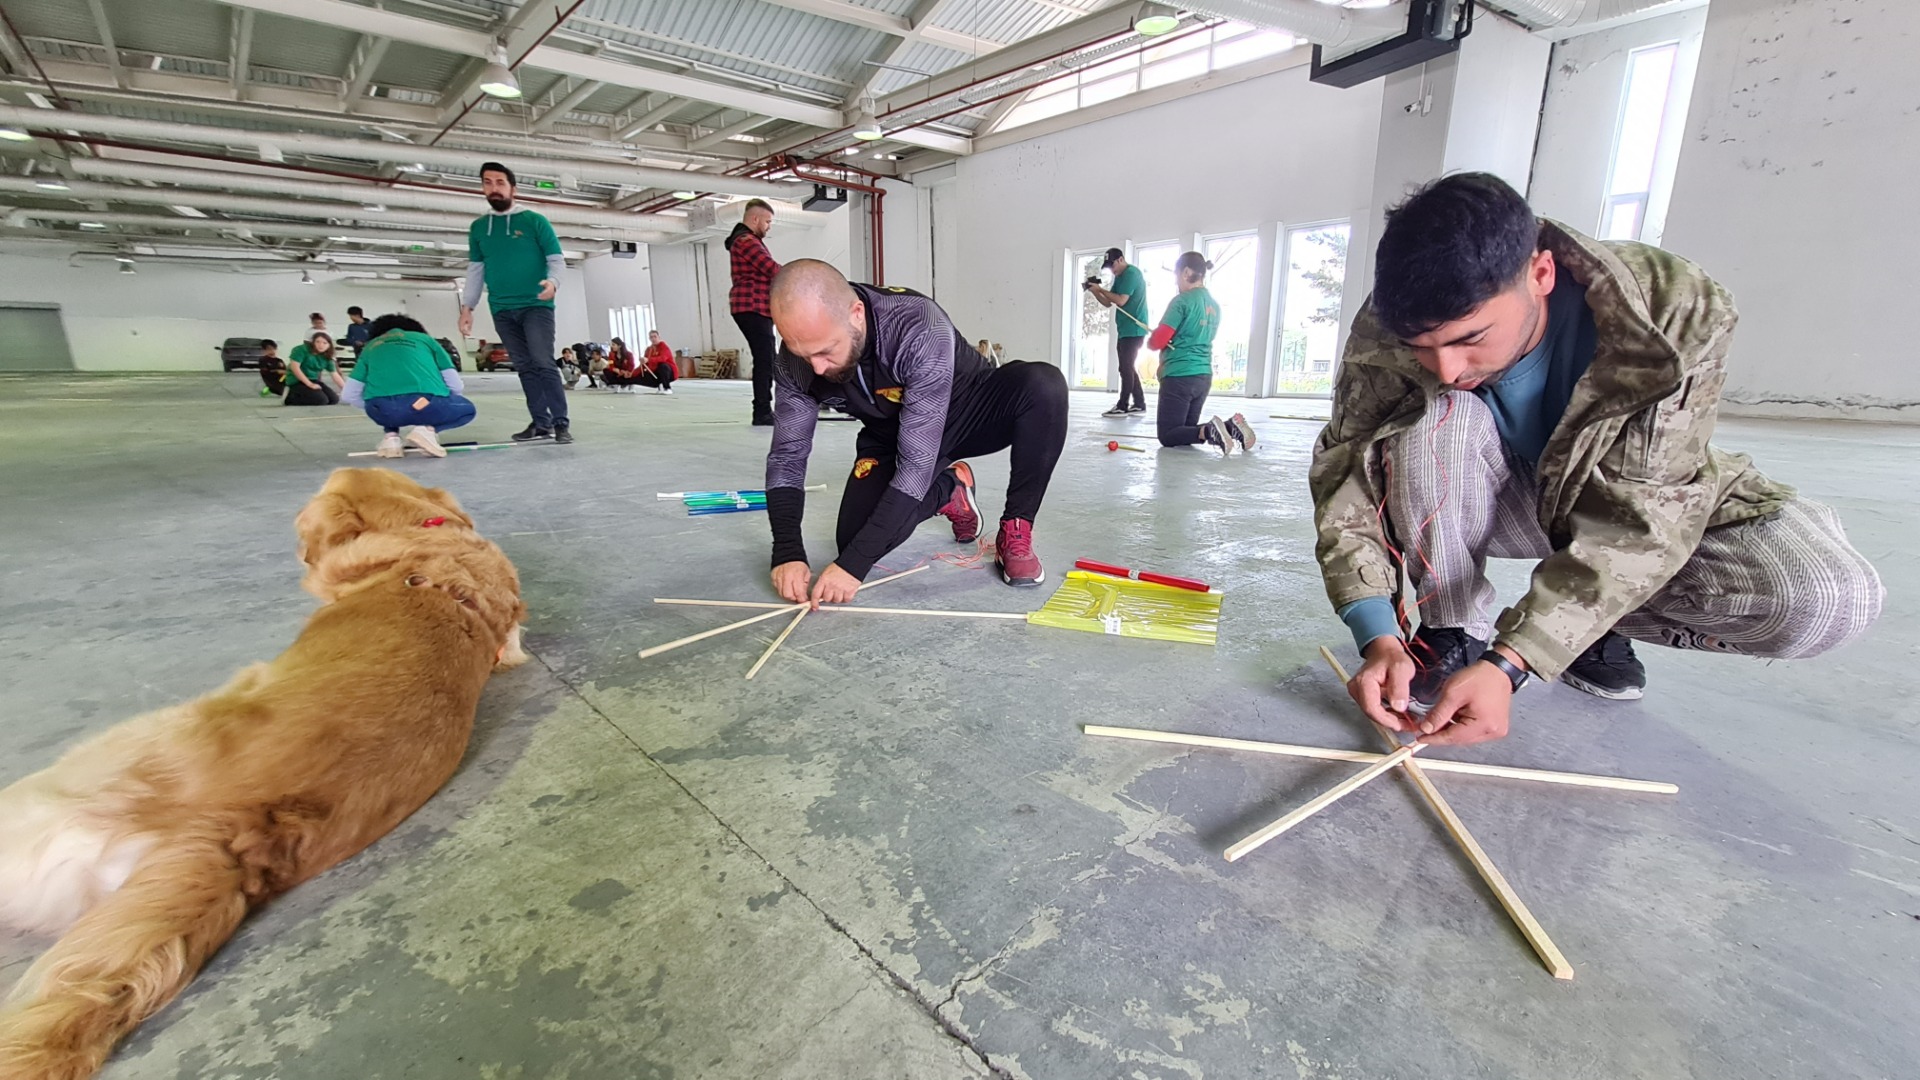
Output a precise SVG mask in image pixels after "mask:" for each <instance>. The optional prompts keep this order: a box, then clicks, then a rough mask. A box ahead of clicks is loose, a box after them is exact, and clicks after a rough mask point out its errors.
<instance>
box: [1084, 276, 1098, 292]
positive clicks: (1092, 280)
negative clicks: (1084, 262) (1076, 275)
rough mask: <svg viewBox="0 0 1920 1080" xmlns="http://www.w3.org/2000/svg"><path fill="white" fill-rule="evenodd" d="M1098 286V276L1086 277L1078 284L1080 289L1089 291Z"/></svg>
mask: <svg viewBox="0 0 1920 1080" xmlns="http://www.w3.org/2000/svg"><path fill="white" fill-rule="evenodd" d="M1098 284H1100V275H1099V274H1091V275H1089V276H1088V277H1087V280H1085V281H1083V282H1081V283H1080V287H1081V288H1083V289H1091V288H1093V287H1094V286H1095V285H1098Z"/></svg>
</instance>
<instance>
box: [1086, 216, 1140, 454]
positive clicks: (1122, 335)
mask: <svg viewBox="0 0 1920 1080" xmlns="http://www.w3.org/2000/svg"><path fill="white" fill-rule="evenodd" d="M1100 267H1101V269H1103V270H1109V271H1112V273H1113V287H1112V288H1110V289H1109V288H1105V287H1103V286H1102V285H1101V284H1100V276H1099V275H1098V274H1096V275H1094V276H1092V277H1089V278H1088V279H1087V280H1086V282H1085V283H1083V284H1082V285H1081V288H1082V289H1085V290H1086V291H1087V292H1089V293H1092V294H1093V298H1094V299H1095V300H1098V301H1100V306H1101V307H1110V308H1112V309H1113V337H1114V342H1115V344H1116V346H1117V348H1118V350H1119V353H1120V401H1119V402H1118V403H1117V404H1115V405H1114V407H1113V408H1111V409H1108V410H1107V411H1106V412H1104V413H1101V414H1100V415H1102V416H1126V415H1129V414H1131V413H1143V412H1146V411H1147V392H1146V390H1145V389H1144V388H1142V387H1141V385H1140V369H1139V367H1138V362H1139V358H1140V345H1141V343H1143V342H1145V341H1146V340H1147V276H1146V275H1145V274H1142V273H1141V272H1140V268H1139V267H1137V266H1135V265H1133V264H1132V263H1130V262H1128V261H1127V255H1126V252H1124V251H1121V250H1120V249H1119V248H1108V249H1107V256H1106V258H1105V259H1104V260H1102V261H1101V263H1100Z"/></svg>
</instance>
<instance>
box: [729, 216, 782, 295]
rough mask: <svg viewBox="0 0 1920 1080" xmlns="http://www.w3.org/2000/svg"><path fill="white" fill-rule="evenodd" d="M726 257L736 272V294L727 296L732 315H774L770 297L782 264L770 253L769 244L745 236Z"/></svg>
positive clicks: (748, 234) (751, 236) (731, 293)
mask: <svg viewBox="0 0 1920 1080" xmlns="http://www.w3.org/2000/svg"><path fill="white" fill-rule="evenodd" d="M727 254H728V256H729V257H730V258H731V260H732V264H731V265H732V269H733V291H732V292H730V293H729V294H728V299H729V301H730V302H731V304H732V308H731V310H732V311H733V313H734V314H736V315H738V314H741V313H742V312H746V313H748V314H753V315H772V314H773V311H772V309H771V308H770V307H769V306H768V304H767V298H768V295H769V294H770V293H771V292H772V291H773V275H775V274H777V273H779V272H780V264H779V263H777V262H774V261H773V256H772V255H769V254H767V245H766V244H764V243H762V242H761V241H760V238H759V237H757V236H754V235H753V234H751V233H746V234H743V235H742V236H740V237H739V238H738V239H736V240H735V241H734V242H733V246H732V247H730V248H728V249H727Z"/></svg>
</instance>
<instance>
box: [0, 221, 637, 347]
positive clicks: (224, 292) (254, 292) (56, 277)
mask: <svg viewBox="0 0 1920 1080" xmlns="http://www.w3.org/2000/svg"><path fill="white" fill-rule="evenodd" d="M71 251H72V249H71V248H69V247H66V246H64V245H41V244H9V245H4V246H0V303H5V302H7V301H28V302H39V303H51V304H58V305H60V316H61V321H62V323H63V324H64V325H65V326H66V331H67V342H68V345H69V347H70V348H71V349H72V350H73V358H74V365H75V366H76V367H77V368H78V369H80V370H82V371H218V370H219V369H220V360H219V354H218V352H217V351H216V350H217V349H218V347H219V345H220V343H221V342H222V341H224V340H225V339H227V338H229V337H267V338H273V339H275V340H276V341H279V342H280V343H281V349H282V355H284V354H285V351H286V350H287V349H290V348H291V347H292V346H293V344H294V343H295V342H298V341H299V340H301V339H302V338H304V337H305V336H306V331H307V313H308V312H310V311H319V312H322V313H324V314H325V315H326V316H327V325H328V327H329V328H331V329H332V330H333V331H334V332H335V333H341V334H344V333H345V332H346V330H345V327H346V325H347V308H348V307H349V306H352V305H358V306H360V307H362V308H364V309H366V312H367V316H368V317H369V318H374V317H377V316H379V315H381V314H384V313H387V312H390V311H403V312H405V313H407V314H409V315H412V316H413V317H414V318H416V319H419V320H420V321H421V323H422V324H424V325H425V326H426V328H427V330H428V331H429V332H430V333H432V334H434V335H435V336H439V337H446V338H449V339H451V340H453V341H454V342H456V343H458V342H459V341H460V336H459V332H458V327H457V318H458V315H459V309H458V303H457V301H456V299H455V294H454V291H453V286H452V285H451V284H448V285H446V286H405V287H398V286H386V285H371V284H367V283H365V282H359V281H353V280H348V279H344V278H341V277H338V276H336V275H333V274H329V273H326V272H325V271H324V270H310V273H311V275H312V277H313V280H314V284H312V285H302V284H300V275H299V273H298V272H297V271H295V272H291V273H274V274H261V273H245V274H241V273H235V272H233V271H230V270H223V269H216V268H203V267H197V266H173V265H166V264H162V263H153V262H147V263H141V264H139V268H138V272H136V273H133V274H122V273H120V272H119V271H118V270H117V269H116V267H115V266H114V264H113V263H111V262H94V261H88V262H85V263H82V264H80V265H78V266H75V265H72V264H71V263H69V261H68V256H69V255H70V253H71ZM583 284H584V283H583V279H582V276H581V274H580V271H578V270H575V269H571V268H569V269H568V271H567V274H566V277H565V279H564V280H563V281H562V282H561V287H560V293H559V296H558V297H557V298H556V301H555V309H556V310H555V321H556V326H557V328H558V334H559V336H560V338H561V339H562V340H573V338H572V337H569V336H568V335H569V334H577V335H581V336H584V335H585V333H586V311H587V308H586V303H585V300H584V288H583ZM603 317H604V313H603ZM474 335H475V336H476V337H487V338H490V339H495V340H497V338H498V335H496V334H494V332H493V326H492V322H491V320H489V319H488V318H487V315H486V306H485V304H484V303H483V304H482V305H481V311H480V312H479V313H478V314H477V316H476V317H475V319H474ZM471 348H472V344H471V343H470V342H469V343H468V344H466V345H465V346H464V349H466V350H468V351H470V350H471Z"/></svg>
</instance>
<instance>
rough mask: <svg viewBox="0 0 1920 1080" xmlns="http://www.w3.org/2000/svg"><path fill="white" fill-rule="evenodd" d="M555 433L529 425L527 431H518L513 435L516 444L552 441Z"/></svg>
mask: <svg viewBox="0 0 1920 1080" xmlns="http://www.w3.org/2000/svg"><path fill="white" fill-rule="evenodd" d="M551 438H553V432H551V431H548V430H547V429H546V428H543V427H541V426H540V425H538V424H528V425H527V429H526V430H525V431H516V432H514V433H513V435H512V439H513V441H514V442H532V441H533V440H535V439H551Z"/></svg>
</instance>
